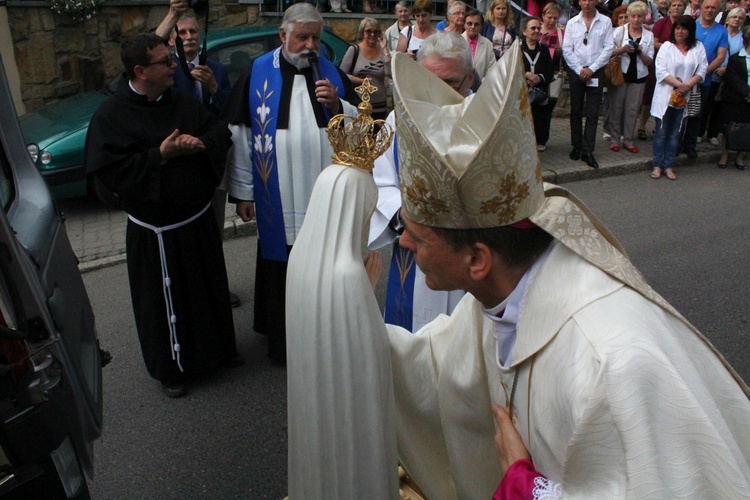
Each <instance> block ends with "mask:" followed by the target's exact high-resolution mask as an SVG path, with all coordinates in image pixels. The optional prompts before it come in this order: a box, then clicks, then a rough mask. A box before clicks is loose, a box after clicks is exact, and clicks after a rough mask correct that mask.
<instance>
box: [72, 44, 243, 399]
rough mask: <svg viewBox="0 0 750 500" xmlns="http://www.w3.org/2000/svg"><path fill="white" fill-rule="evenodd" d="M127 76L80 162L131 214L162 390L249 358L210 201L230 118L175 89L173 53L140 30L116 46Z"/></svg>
mask: <svg viewBox="0 0 750 500" xmlns="http://www.w3.org/2000/svg"><path fill="white" fill-rule="evenodd" d="M120 55H121V58H122V62H123V65H124V67H125V72H126V74H127V81H125V82H123V84H122V85H120V88H119V89H118V90H117V92H116V93H115V94H114V95H113V96H112V97H110V98H109V99H107V100H106V101H105V102H104V103H102V105H101V106H100V107H99V109H97V111H96V113H94V116H93V118H92V119H91V126H90V127H89V132H88V137H87V138H86V150H85V157H84V165H86V166H87V170H88V171H89V172H93V175H94V176H95V177H96V178H97V179H98V180H99V181H100V182H101V183H102V184H103V185H104V186H105V187H106V188H107V189H109V190H110V191H112V192H113V193H115V194H116V195H117V196H118V198H119V200H120V201H121V204H122V208H123V210H125V212H127V214H128V219H129V220H128V228H127V241H126V248H127V261H128V278H129V280H130V295H131V298H132V302H133V312H134V315H135V323H136V327H137V329H138V337H139V340H140V343H141V350H142V352H143V359H144V361H145V363H146V368H147V369H148V372H149V374H150V375H151V376H152V377H153V378H155V379H157V380H159V381H160V382H161V383H162V390H163V391H164V394H165V395H167V396H169V397H179V396H182V395H183V394H185V383H186V382H189V381H190V380H191V379H192V378H193V377H195V376H198V375H201V374H203V373H206V372H208V371H212V370H214V369H217V368H220V367H222V366H239V365H240V364H242V363H243V359H242V357H241V356H239V355H238V354H237V349H236V345H235V337H234V324H233V320H232V311H231V309H230V307H229V289H228V287H227V274H226V268H225V266H224V254H223V252H222V250H221V237H220V235H219V231H218V229H217V227H216V223H215V222H214V218H213V214H212V213H211V211H210V210H209V207H210V202H211V197H212V195H213V193H214V190H215V189H216V186H217V185H218V184H219V181H220V180H221V178H222V175H223V173H224V165H225V161H226V155H227V151H228V150H229V147H230V146H231V142H230V134H229V131H228V130H227V129H226V126H225V125H224V124H223V123H222V122H221V121H220V120H219V119H218V118H216V117H215V116H213V115H211V114H210V113H209V112H208V111H207V110H206V109H204V108H203V106H201V105H200V104H199V103H198V102H197V101H196V100H195V99H193V98H191V97H190V96H188V95H187V94H185V93H184V92H180V91H178V90H172V88H171V87H172V85H173V83H174V72H175V61H174V59H173V58H172V57H171V56H170V55H169V50H168V49H167V47H166V46H165V45H164V40H163V39H161V38H160V37H158V36H157V35H154V34H151V33H144V34H140V35H135V36H133V37H130V38H128V39H127V40H125V41H124V42H123V44H122V47H121V52H120Z"/></svg>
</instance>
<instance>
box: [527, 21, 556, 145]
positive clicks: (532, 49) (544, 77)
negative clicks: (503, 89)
mask: <svg viewBox="0 0 750 500" xmlns="http://www.w3.org/2000/svg"><path fill="white" fill-rule="evenodd" d="M521 30H522V32H523V37H522V39H521V50H522V51H523V67H524V70H525V71H526V74H525V76H526V85H527V86H528V87H529V101H530V102H531V117H532V119H533V120H534V133H535V135H536V143H537V150H538V151H544V149H545V148H539V145H540V144H542V145H544V143H543V142H541V139H543V137H540V134H539V132H540V130H541V129H542V128H543V127H544V123H546V124H547V130H548V132H547V136H548V137H549V121H550V119H551V117H550V116H548V114H547V113H545V111H546V108H545V105H546V104H547V100H548V98H547V87H548V86H549V82H551V81H552V79H553V78H554V68H553V66H552V58H551V57H550V55H549V49H548V48H547V46H546V45H544V44H543V43H541V42H539V38H540V37H541V30H542V21H541V19H539V18H538V17H535V16H531V17H526V18H524V19H523V21H521Z"/></svg>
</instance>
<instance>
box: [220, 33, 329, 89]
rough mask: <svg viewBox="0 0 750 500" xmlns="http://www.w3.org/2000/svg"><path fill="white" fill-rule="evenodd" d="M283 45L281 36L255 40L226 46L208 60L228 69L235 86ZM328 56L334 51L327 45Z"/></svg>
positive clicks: (230, 81)
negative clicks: (260, 58) (257, 64)
mask: <svg viewBox="0 0 750 500" xmlns="http://www.w3.org/2000/svg"><path fill="white" fill-rule="evenodd" d="M280 45H281V40H280V39H279V36H278V35H277V34H276V33H274V34H273V35H270V36H266V37H263V38H255V39H252V40H248V41H245V42H239V43H234V44H231V45H224V46H222V47H219V48H217V49H214V50H212V51H211V53H210V54H209V55H208V58H209V59H211V60H214V61H218V62H220V63H221V64H223V65H224V66H225V67H226V68H227V73H228V75H229V83H230V84H231V85H232V86H234V84H235V82H236V81H237V79H238V78H239V77H240V76H242V74H243V73H244V72H245V71H247V69H248V68H249V67H250V65H251V64H252V63H253V62H254V61H255V60H256V59H257V58H258V57H260V56H262V55H263V54H265V53H266V52H270V51H272V50H274V49H276V48H277V47H279V46H280ZM321 45H324V46H325V49H326V50H327V52H326V53H327V54H333V49H331V47H330V46H328V44H326V43H321Z"/></svg>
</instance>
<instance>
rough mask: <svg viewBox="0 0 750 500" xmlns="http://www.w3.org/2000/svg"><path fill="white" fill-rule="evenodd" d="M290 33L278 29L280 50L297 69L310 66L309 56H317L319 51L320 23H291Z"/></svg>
mask: <svg viewBox="0 0 750 500" xmlns="http://www.w3.org/2000/svg"><path fill="white" fill-rule="evenodd" d="M291 25H292V28H291V31H290V32H288V33H287V32H286V31H285V30H284V29H283V28H280V29H279V37H280V38H281V43H282V50H283V51H284V55H285V56H286V57H287V59H289V61H290V62H291V63H292V64H294V65H295V66H296V67H297V68H299V69H302V68H307V67H309V66H310V62H309V61H308V59H307V58H308V57H309V56H310V54H316V55H317V54H318V51H319V50H320V32H321V30H322V29H323V27H322V26H321V25H320V23H291Z"/></svg>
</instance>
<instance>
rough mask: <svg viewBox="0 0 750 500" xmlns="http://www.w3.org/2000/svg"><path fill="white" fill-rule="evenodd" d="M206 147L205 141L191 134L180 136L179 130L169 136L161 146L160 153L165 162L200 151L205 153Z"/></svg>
mask: <svg viewBox="0 0 750 500" xmlns="http://www.w3.org/2000/svg"><path fill="white" fill-rule="evenodd" d="M204 149H206V146H205V145H204V144H203V141H201V140H200V139H198V138H197V137H194V136H192V135H189V134H180V131H179V130H178V129H174V131H173V132H172V133H171V134H169V136H168V137H167V138H166V139H164V140H163V141H162V143H161V145H160V146H159V153H160V154H161V157H162V158H164V159H165V160H168V159H169V158H176V157H178V156H185V155H189V154H193V153H197V152H198V151H203V150H204Z"/></svg>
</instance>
